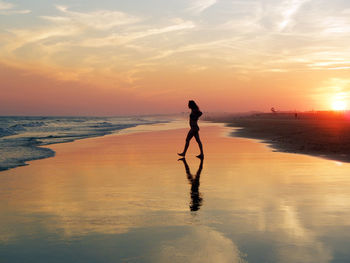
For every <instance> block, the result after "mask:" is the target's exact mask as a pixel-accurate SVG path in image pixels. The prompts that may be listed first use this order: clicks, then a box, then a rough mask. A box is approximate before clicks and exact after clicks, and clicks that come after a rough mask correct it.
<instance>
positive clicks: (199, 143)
mask: <svg viewBox="0 0 350 263" xmlns="http://www.w3.org/2000/svg"><path fill="white" fill-rule="evenodd" d="M193 136H194V138H196V141H197V143H198V147H199V150H200V151H201V153H200V155H198V156H197V157H203V156H204V153H203V145H202V142H201V139H200V138H199V132H198V131H197V132H196V133H195V134H194V135H193Z"/></svg>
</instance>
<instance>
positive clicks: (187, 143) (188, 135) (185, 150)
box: [178, 129, 194, 156]
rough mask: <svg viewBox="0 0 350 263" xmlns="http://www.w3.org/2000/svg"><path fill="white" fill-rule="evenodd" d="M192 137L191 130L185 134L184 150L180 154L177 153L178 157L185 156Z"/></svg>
mask: <svg viewBox="0 0 350 263" xmlns="http://www.w3.org/2000/svg"><path fill="white" fill-rule="evenodd" d="M193 135H194V134H193V131H192V129H191V130H189V132H188V133H187V137H186V143H185V147H184V150H183V152H182V153H179V154H178V155H180V156H185V155H186V152H187V149H188V146H189V145H190V141H191V139H192V137H193Z"/></svg>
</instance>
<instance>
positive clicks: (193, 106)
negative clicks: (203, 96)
mask: <svg viewBox="0 0 350 263" xmlns="http://www.w3.org/2000/svg"><path fill="white" fill-rule="evenodd" d="M188 107H189V108H190V109H191V110H199V107H198V105H197V104H196V103H195V102H194V100H190V101H188Z"/></svg>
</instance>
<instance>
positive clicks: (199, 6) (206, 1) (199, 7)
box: [187, 0, 218, 15]
mask: <svg viewBox="0 0 350 263" xmlns="http://www.w3.org/2000/svg"><path fill="white" fill-rule="evenodd" d="M217 2H218V1H217V0H192V1H191V4H190V7H189V8H187V10H188V11H189V12H191V13H193V14H197V15H198V14H200V13H202V12H203V11H205V10H206V9H208V8H209V7H211V6H213V5H215V4H216V3H217Z"/></svg>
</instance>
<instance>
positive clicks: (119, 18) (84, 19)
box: [42, 6, 140, 30]
mask: <svg viewBox="0 0 350 263" xmlns="http://www.w3.org/2000/svg"><path fill="white" fill-rule="evenodd" d="M56 8H57V9H58V10H59V11H60V12H61V13H62V16H42V18H43V19H46V20H49V21H51V22H54V23H59V24H69V25H71V26H74V25H77V26H85V27H90V28H95V29H99V30H108V29H111V28H113V27H117V26H122V25H127V24H133V23H136V22H139V21H140V18H138V17H135V16H132V15H129V14H126V13H123V12H119V11H109V10H99V11H94V12H86V13H83V12H75V11H70V10H69V9H68V7H66V6H57V7H56Z"/></svg>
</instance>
